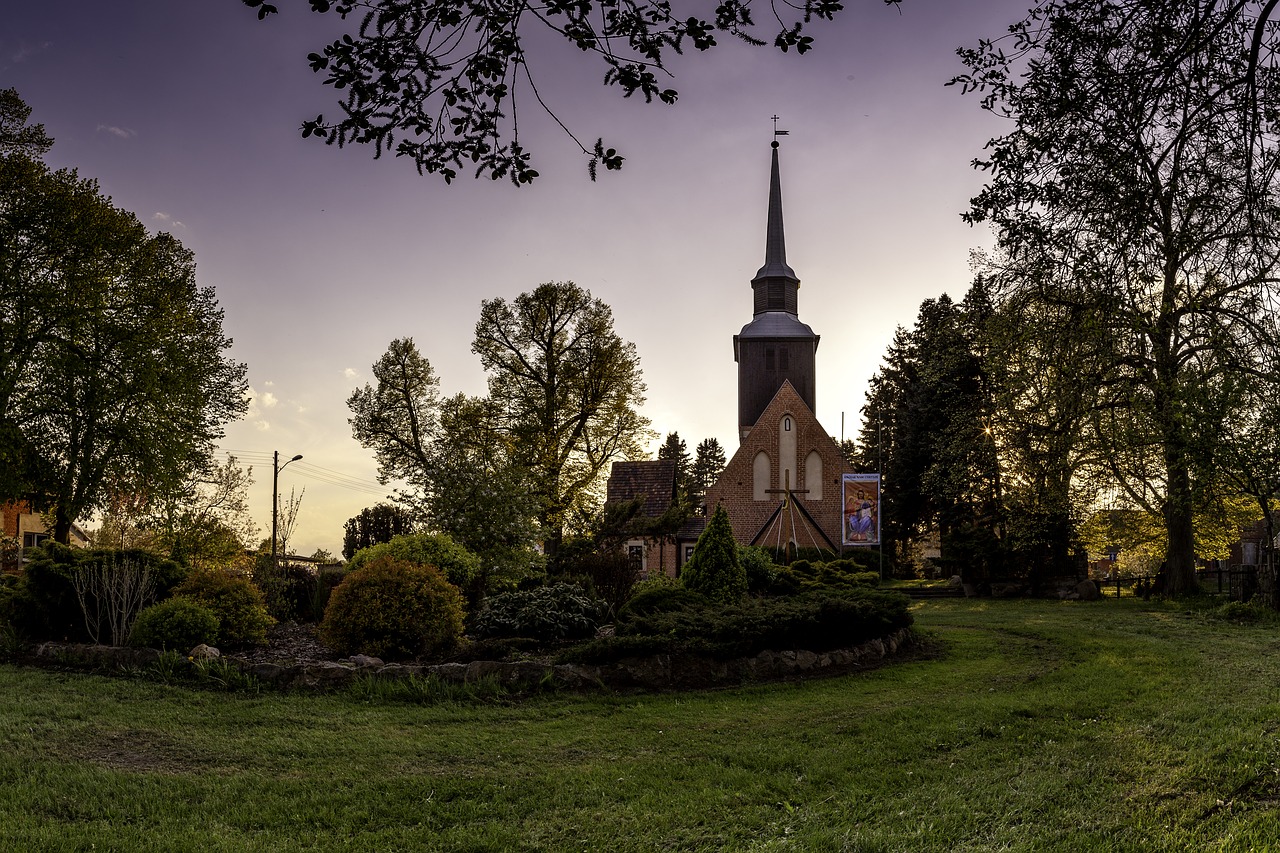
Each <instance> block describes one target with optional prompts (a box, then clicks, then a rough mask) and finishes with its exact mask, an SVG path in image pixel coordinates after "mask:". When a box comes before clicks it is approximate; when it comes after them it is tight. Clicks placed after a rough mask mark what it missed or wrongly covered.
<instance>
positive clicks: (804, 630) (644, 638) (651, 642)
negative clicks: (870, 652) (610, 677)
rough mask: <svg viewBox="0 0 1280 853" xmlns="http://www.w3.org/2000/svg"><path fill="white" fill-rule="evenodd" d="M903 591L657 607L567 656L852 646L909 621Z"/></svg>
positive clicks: (601, 659) (597, 658)
mask: <svg viewBox="0 0 1280 853" xmlns="http://www.w3.org/2000/svg"><path fill="white" fill-rule="evenodd" d="M909 604H910V601H909V600H908V599H907V597H906V596H904V595H900V594H898V593H892V592H882V591H880V590H873V589H867V588H865V587H864V588H859V589H854V590H849V591H836V592H827V593H806V594H802V595H798V596H795V597H793V598H786V599H770V598H764V599H749V600H747V601H745V602H743V603H742V604H735V605H716V604H711V605H708V606H704V607H687V608H682V609H678V610H668V611H656V612H654V613H651V614H649V615H648V616H643V617H641V616H637V617H635V618H632V619H629V620H627V621H625V622H619V623H618V626H617V630H618V633H617V635H616V636H615V637H610V638H604V639H601V640H597V641H595V642H593V643H591V644H588V645H585V646H579V647H576V649H575V650H574V651H573V652H572V653H570V654H567V655H564V656H562V659H563V660H564V661H566V662H569V661H570V659H572V662H577V663H608V662H610V661H613V660H617V659H619V658H622V657H628V656H631V655H634V654H638V653H640V652H639V651H638V650H639V649H646V650H647V651H646V652H644V653H646V654H655V653H667V654H675V653H688V654H699V655H708V656H711V657H715V658H719V659H728V658H734V657H747V656H750V655H755V654H759V653H760V652H762V651H765V650H766V649H771V650H775V651H779V650H788V649H806V650H808V651H812V652H824V651H830V650H831V649H838V648H848V647H850V646H855V645H858V644H859V643H863V642H866V641H867V640H871V639H875V638H878V637H883V636H886V635H888V634H890V633H893V632H894V631H896V630H899V629H901V628H906V627H908V626H910V625H911V622H912V618H911V613H910V612H909V610H908V607H909Z"/></svg>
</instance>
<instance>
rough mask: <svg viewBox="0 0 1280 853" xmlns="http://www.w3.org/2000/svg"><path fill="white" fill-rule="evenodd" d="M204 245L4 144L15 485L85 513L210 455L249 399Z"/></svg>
mask: <svg viewBox="0 0 1280 853" xmlns="http://www.w3.org/2000/svg"><path fill="white" fill-rule="evenodd" d="M230 345H231V341H230V339H228V338H227V337H226V336H225V334H224V333H223V330H222V311H221V310H220V309H219V308H218V305H217V300H216V298H215V297H214V294H213V291H212V289H210V288H200V287H198V286H197V285H196V283H195V262H194V259H193V258H192V255H191V253H190V252H189V251H188V250H187V249H185V248H184V247H183V246H182V245H181V244H180V243H179V242H178V241H177V240H176V239H174V238H173V237H172V236H170V235H168V234H159V235H155V236H152V235H149V234H148V233H147V231H146V229H145V228H144V227H143V226H142V225H141V224H140V223H139V222H138V220H137V219H136V218H135V217H134V216H133V214H131V213H128V212H126V211H123V210H120V209H118V208H116V207H114V206H113V205H112V204H111V202H110V200H109V199H106V198H104V197H103V196H102V195H100V194H99V192H98V188H97V185H96V184H94V183H93V182H92V181H87V180H82V179H80V178H79V177H77V176H76V174H75V173H74V172H71V171H58V172H51V171H50V170H48V169H47V168H45V167H44V166H43V165H42V164H40V163H38V162H35V161H33V160H31V159H29V158H27V157H25V156H23V155H22V154H9V155H7V156H0V430H3V436H2V437H3V441H2V442H0V445H2V446H3V451H0V452H2V453H3V455H4V459H3V460H2V461H3V463H4V464H3V465H0V468H3V469H4V471H5V473H4V475H0V481H3V482H0V487H3V489H4V492H5V495H4V496H6V497H15V496H24V497H25V496H29V497H32V498H33V499H34V500H35V502H36V503H37V504H42V505H44V506H46V507H48V508H50V509H51V510H52V511H53V514H54V527H53V533H54V536H55V538H56V539H58V541H61V542H66V541H67V539H68V536H69V534H70V531H71V525H72V522H73V521H75V520H76V519H77V518H80V517H83V516H85V515H87V514H89V513H91V512H92V511H94V510H96V509H99V508H102V507H103V506H104V504H105V503H106V501H107V499H108V497H109V495H110V494H111V493H112V492H115V493H122V494H127V493H140V494H144V495H147V496H152V497H154V496H156V495H158V494H160V493H163V492H165V491H167V490H169V489H171V488H173V487H175V486H176V485H177V484H178V483H180V482H181V481H182V480H183V478H184V477H185V476H186V475H187V473H188V472H190V471H192V470H201V469H203V468H204V467H205V465H206V464H207V463H208V460H209V459H210V457H211V454H212V450H213V444H214V442H215V441H216V440H217V439H218V438H220V437H221V436H222V426H223V424H225V423H226V422H228V421H230V420H232V419H234V418H236V417H238V416H239V415H240V414H241V413H242V412H243V411H244V409H245V399H244V392H245V388H246V384H245V367H244V365H242V364H238V363H236V362H234V361H231V360H230V359H228V358H227V357H226V356H225V355H224V352H225V350H226V349H227V348H228V347H229V346H230Z"/></svg>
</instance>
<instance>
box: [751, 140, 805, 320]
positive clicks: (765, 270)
mask: <svg viewBox="0 0 1280 853" xmlns="http://www.w3.org/2000/svg"><path fill="white" fill-rule="evenodd" d="M781 132H783V133H785V131H781ZM772 147H773V163H772V167H771V169H770V173H769V222H768V225H767V227H766V229H765V240H764V266H762V267H760V271H759V272H757V273H756V277H755V278H753V279H752V280H751V287H752V289H753V290H754V291H755V313H756V314H760V313H762V312H765V311H786V312H787V313H788V314H795V313H796V290H797V289H799V287H800V279H798V278H797V277H796V274H795V271H794V270H793V269H791V267H790V266H788V265H787V241H786V238H785V237H784V235H783V229H782V179H781V178H780V177H779V175H778V141H777V140H776V139H775V140H774V141H773V143H772Z"/></svg>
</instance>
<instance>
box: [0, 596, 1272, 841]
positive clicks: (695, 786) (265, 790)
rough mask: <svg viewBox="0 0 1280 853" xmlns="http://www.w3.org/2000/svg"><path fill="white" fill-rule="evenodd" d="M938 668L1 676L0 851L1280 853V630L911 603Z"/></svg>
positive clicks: (9, 672)
mask: <svg viewBox="0 0 1280 853" xmlns="http://www.w3.org/2000/svg"><path fill="white" fill-rule="evenodd" d="M915 613H916V617H917V624H918V626H919V627H920V629H921V630H922V632H923V634H924V635H925V636H926V637H927V638H928V640H929V642H930V643H932V644H934V645H936V646H937V647H938V651H939V655H938V656H937V657H935V658H931V659H925V660H917V661H912V662H906V663H901V664H896V665H893V666H889V667H884V668H881V669H877V670H874V671H870V672H866V673H861V674H856V675H852V676H843V677H838V678H831V679H826V680H820V681H813V682H809V683H804V684H775V685H768V686H762V687H751V688H744V689H737V690H726V691H714V692H706V693H697V694H683V695H675V694H668V695H645V696H569V695H559V696H550V697H541V698H534V699H530V700H526V701H524V702H521V703H517V704H508V705H493V704H489V705H477V704H472V705H454V704H442V705H430V706H424V705H411V704H400V703H388V704H367V703H363V702H361V701H359V700H357V699H355V698H352V697H350V696H346V695H342V696H312V695H301V694H297V695H279V694H268V693H263V694H259V695H228V694H221V693H214V692H208V691H202V690H195V689H190V688H186V687H169V686H163V685H160V684H155V683H149V682H143V681H134V680H126V679H113V678H102V677H97V676H88V675H76V674H67V673H54V672H44V671H40V670H35V669H24V668H15V667H10V666H3V667H0V850H22V851H27V850H50V851H62V850H91V849H92V850H165V851H170V850H174V851H178V850H198V851H218V850H263V851H267V850H270V851H280V850H299V849H303V850H305V849H319V850H329V849H343V850H378V851H391V850H448V851H465V850H636V851H651V850H680V851H686V850H707V851H711V850H798V851H810V850H812V851H835V850H851V851H861V850H868V851H870V850H902V851H923V850H947V851H954V850H1063V851H1081V850H1099V851H1120V850H1143V851H1148V850H1170V851H1175V850H1176V851H1187V850H1196V851H1199V850H1280V775H1278V774H1280V629H1277V628H1276V627H1275V626H1274V625H1273V626H1270V627H1256V626H1241V625H1233V624H1227V623H1223V622H1218V621H1214V620H1212V619H1209V618H1207V617H1205V616H1203V615H1200V614H1199V613H1193V612H1186V611H1184V610H1183V609H1182V608H1181V607H1179V606H1177V605H1167V604H1164V605H1162V604H1156V603H1146V602H1142V601H1140V600H1135V599H1125V600H1122V601H1119V602H1117V601H1115V600H1110V601H1103V602H1096V603H1090V604H1084V603H1057V602H1023V601H999V602H993V601H974V600H966V599H947V600H940V601H937V602H929V603H926V604H922V605H920V606H918V607H917V609H916V611H915Z"/></svg>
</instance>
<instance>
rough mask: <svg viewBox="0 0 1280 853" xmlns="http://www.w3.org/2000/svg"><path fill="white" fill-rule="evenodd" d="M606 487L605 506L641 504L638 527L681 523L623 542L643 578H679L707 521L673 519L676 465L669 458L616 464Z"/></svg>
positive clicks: (675, 499)
mask: <svg viewBox="0 0 1280 853" xmlns="http://www.w3.org/2000/svg"><path fill="white" fill-rule="evenodd" d="M607 488H608V491H607V496H606V498H605V503H606V504H613V505H620V504H625V503H630V502H632V501H639V502H640V507H639V510H638V512H637V513H636V516H635V521H636V522H638V524H636V527H637V528H643V527H652V526H653V525H655V524H656V523H658V522H659V521H660V520H661V519H664V518H668V519H669V520H672V521H673V523H674V521H675V520H679V521H680V523H679V526H677V527H674V528H673V529H667V530H652V531H651V532H649V533H647V534H642V533H639V532H637V533H636V534H634V535H633V536H631V537H630V538H628V539H627V540H625V541H624V543H623V547H624V548H625V549H626V552H627V555H628V556H629V557H630V558H631V560H632V562H633V563H634V564H635V565H636V567H637V568H638V569H639V570H640V574H641V576H642V577H648V576H650V575H654V574H665V575H668V576H670V577H678V576H679V574H680V568H681V567H682V566H683V565H684V564H685V563H686V562H688V560H689V557H690V556H692V554H693V546H694V545H695V544H696V543H697V541H698V537H699V536H700V535H702V531H703V529H704V528H705V527H706V519H705V518H701V517H697V516H694V517H690V518H684V519H672V518H671V516H672V513H673V510H675V509H676V504H677V497H678V496H677V490H676V463H675V462H673V461H672V460H670V459H656V460H642V461H636V462H615V463H613V467H612V468H610V471H609V483H608V487H607Z"/></svg>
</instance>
